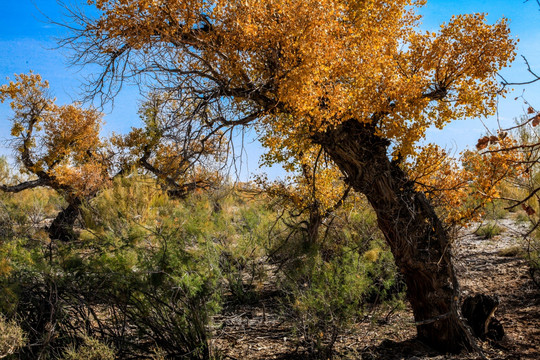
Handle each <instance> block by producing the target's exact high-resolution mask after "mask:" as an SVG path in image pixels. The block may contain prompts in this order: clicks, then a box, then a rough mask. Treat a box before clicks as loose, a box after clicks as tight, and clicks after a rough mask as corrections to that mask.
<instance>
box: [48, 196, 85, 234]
mask: <svg viewBox="0 0 540 360" xmlns="http://www.w3.org/2000/svg"><path fill="white" fill-rule="evenodd" d="M81 204H82V201H81V199H79V198H77V199H75V200H73V201H71V202H70V203H69V205H68V207H66V208H65V209H63V210H62V211H60V212H59V213H58V215H56V218H55V219H54V220H53V222H52V224H51V226H50V227H49V229H48V232H49V237H50V238H51V240H60V241H70V240H73V239H74V238H75V232H74V231H73V227H74V226H75V221H76V220H77V216H79V210H80V207H81Z"/></svg>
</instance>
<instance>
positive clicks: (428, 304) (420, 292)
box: [314, 120, 475, 352]
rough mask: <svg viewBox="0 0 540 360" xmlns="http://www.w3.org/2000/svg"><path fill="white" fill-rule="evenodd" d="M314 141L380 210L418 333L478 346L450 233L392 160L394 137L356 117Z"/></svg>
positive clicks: (441, 343)
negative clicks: (465, 312)
mask: <svg viewBox="0 0 540 360" xmlns="http://www.w3.org/2000/svg"><path fill="white" fill-rule="evenodd" d="M314 141H315V142H316V143H318V144H320V145H322V146H323V148H324V150H325V151H326V152H327V153H328V155H329V156H330V157H331V158H332V160H333V161H334V162H335V163H336V164H337V165H338V167H339V168H340V169H341V171H342V172H343V173H344V175H345V176H346V181H347V182H348V183H349V184H350V185H351V186H352V187H353V188H354V189H355V190H356V191H358V192H360V193H362V194H364V195H365V196H366V197H367V199H368V201H369V203H370V204H371V205H372V207H373V209H374V210H375V212H376V214H377V220H378V226H379V228H380V229H381V231H382V232H383V234H384V236H385V238H386V242H387V243H388V244H389V246H390V249H391V251H392V253H393V255H394V259H395V262H396V264H397V266H398V269H399V270H400V271H401V273H402V274H403V277H404V279H405V283H406V284H407V297H408V299H409V302H410V304H411V307H412V309H413V312H414V318H415V322H416V327H417V332H418V337H419V338H420V339H421V340H422V341H425V342H426V343H428V344H429V345H431V346H433V347H434V348H437V349H439V350H442V351H446V352H460V351H462V350H467V351H468V350H472V349H474V346H475V345H474V340H473V339H472V337H471V335H470V332H469V331H468V329H467V328H466V326H465V325H464V323H463V320H462V319H461V317H460V315H459V310H458V309H459V306H458V299H459V290H458V283H457V280H456V276H455V273H454V268H453V265H452V260H451V252H450V250H451V242H450V238H449V235H448V233H447V231H446V230H445V229H444V227H443V224H442V223H441V221H440V219H439V218H438V216H437V215H436V214H435V212H434V209H433V207H432V205H431V203H430V202H429V201H428V199H427V198H426V196H425V195H424V194H423V193H422V192H419V191H417V190H415V188H414V184H413V183H412V182H411V181H410V180H409V179H408V177H407V175H406V174H405V173H404V172H403V170H401V168H400V167H399V166H398V165H397V164H396V163H394V162H392V161H390V160H389V158H388V155H387V150H388V146H389V141H388V140H386V139H382V138H380V137H378V136H376V135H375V131H374V129H373V128H372V127H369V126H365V125H362V124H360V123H359V122H357V121H355V120H349V121H347V122H345V123H343V124H341V125H340V126H338V127H337V128H335V129H332V130H328V131H326V132H325V133H320V134H317V135H315V137H314Z"/></svg>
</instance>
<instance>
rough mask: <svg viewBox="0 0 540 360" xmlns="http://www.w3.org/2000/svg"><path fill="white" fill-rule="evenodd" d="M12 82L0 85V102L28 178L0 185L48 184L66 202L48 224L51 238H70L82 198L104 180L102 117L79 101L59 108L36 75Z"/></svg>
mask: <svg viewBox="0 0 540 360" xmlns="http://www.w3.org/2000/svg"><path fill="white" fill-rule="evenodd" d="M15 79H16V81H12V82H10V83H9V84H6V85H3V86H1V87H0V101H2V102H4V101H5V100H9V101H10V105H11V108H12V110H13V112H14V116H13V118H12V119H11V121H12V123H13V126H12V128H11V135H12V137H13V138H12V139H11V146H12V148H13V149H14V150H15V155H16V160H17V162H18V163H19V164H20V166H21V171H22V172H23V173H24V174H26V175H29V176H30V179H29V180H27V181H23V182H21V183H18V184H12V185H5V184H4V185H0V190H2V191H4V192H9V193H16V192H20V191H23V190H26V189H33V188H36V187H41V186H45V187H50V188H52V189H54V190H56V191H58V192H59V193H60V194H61V195H62V196H63V197H64V199H65V200H66V202H67V207H66V208H65V209H63V210H62V211H60V213H59V214H58V215H57V217H56V218H55V219H54V221H53V222H52V224H51V225H50V227H49V229H48V232H49V235H50V237H51V239H59V240H62V241H68V240H71V239H72V238H73V236H74V234H73V227H74V224H75V221H76V219H77V216H78V214H79V209H80V206H81V205H82V202H83V201H84V199H87V198H91V197H92V196H94V195H95V194H96V193H97V192H98V191H99V190H100V189H101V188H103V187H104V186H105V185H106V184H107V183H108V181H109V178H110V176H109V174H108V171H109V169H110V162H109V161H108V155H109V154H108V153H107V151H106V148H105V144H104V143H103V141H102V140H101V139H100V137H99V130H100V126H101V122H102V119H101V118H102V115H101V113H100V112H98V111H97V110H95V109H84V108H82V107H81V106H80V105H79V104H77V103H74V104H69V105H63V106H59V105H56V104H55V103H54V99H53V98H51V97H50V96H49V95H48V94H47V88H48V83H47V82H46V81H43V80H42V79H41V77H40V76H39V75H36V74H32V73H30V74H21V75H15Z"/></svg>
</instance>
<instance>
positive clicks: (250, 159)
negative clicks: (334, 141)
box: [0, 0, 540, 179]
mask: <svg viewBox="0 0 540 360" xmlns="http://www.w3.org/2000/svg"><path fill="white" fill-rule="evenodd" d="M65 1H66V2H68V3H70V2H71V3H79V4H81V3H82V4H84V3H86V0H65ZM262 1H264V0H262ZM474 12H484V13H487V14H488V20H489V21H490V22H494V21H496V20H497V19H499V18H500V17H502V16H505V17H507V18H509V19H510V27H511V30H512V35H513V36H514V37H517V38H519V39H520V43H519V48H518V58H517V60H516V62H515V63H514V64H513V66H512V67H511V68H510V69H505V70H504V71H503V75H504V76H505V77H506V78H507V79H510V80H514V81H522V80H527V79H529V76H528V75H527V73H526V71H525V66H524V64H523V62H522V60H521V58H520V57H519V55H524V56H526V57H527V59H528V60H529V62H530V63H531V65H532V66H533V68H534V69H537V70H538V71H539V72H540V46H538V45H539V44H540V25H539V24H540V21H539V20H540V9H539V7H538V5H537V4H536V1H534V0H531V1H529V2H525V3H524V2H523V0H491V1H481V0H468V1H461V0H460V1H447V0H428V4H427V5H426V6H425V7H424V8H423V9H422V10H421V14H422V15H424V18H423V20H422V23H423V24H422V27H423V28H425V29H429V30H436V29H437V28H438V26H439V25H440V24H441V23H442V22H444V21H447V20H448V19H449V18H450V17H451V15H452V14H458V13H474ZM46 16H48V17H50V18H51V19H53V20H56V21H59V22H61V21H63V20H62V19H63V16H62V9H61V8H60V7H59V6H58V5H57V4H56V1H54V0H15V1H8V0H4V1H3V4H2V11H1V12H0V81H1V82H2V83H3V82H5V79H6V77H8V76H9V77H12V76H13V74H14V73H26V72H28V71H30V70H33V71H34V72H36V73H39V74H41V75H42V76H43V77H44V78H45V79H47V80H49V82H50V84H51V89H52V92H53V94H54V95H55V96H56V97H57V99H58V102H59V103H67V102H71V101H73V100H76V99H77V98H79V97H80V96H79V95H80V94H81V91H82V90H81V84H82V82H83V81H84V76H85V73H87V70H85V69H83V70H81V69H79V68H75V67H69V66H68V64H67V59H66V56H65V55H66V54H65V53H64V52H63V50H55V49H54V48H55V46H56V42H55V38H58V37H62V36H63V35H64V34H65V30H64V29H63V28H61V27H59V26H56V25H53V24H51V23H49V22H48V21H47V19H46ZM523 89H525V96H526V98H527V99H528V100H529V101H531V102H532V103H533V104H536V106H537V107H538V108H540V83H538V84H535V85H533V86H527V87H521V88H519V87H516V91H515V93H514V94H510V95H509V96H508V97H507V99H501V101H500V106H499V119H500V120H501V122H502V123H503V125H508V124H511V123H512V119H513V118H514V117H517V116H519V115H521V114H522V113H523V105H522V103H521V102H518V101H514V100H513V99H514V97H515V96H516V94H521V93H522V91H523ZM138 98H139V97H138V94H137V90H136V89H128V90H126V91H124V92H123V93H121V95H120V96H119V97H118V98H117V100H116V102H115V105H114V108H113V109H111V108H110V107H108V108H107V109H106V113H107V114H106V117H105V119H106V126H105V128H104V134H108V133H110V132H111V131H115V132H120V133H121V132H126V131H128V130H129V128H130V127H131V126H134V125H137V123H138V116H137V113H136V110H137V107H138ZM8 117H9V107H8V106H7V105H6V104H3V105H0V140H3V139H6V138H7V137H8V135H9V128H10V124H9V122H8V121H7V118H8ZM484 122H485V123H486V124H487V126H489V127H490V128H494V127H496V126H497V122H496V119H495V118H492V119H487V120H485V121H484ZM484 131H485V130H484V127H483V125H482V123H481V122H480V121H479V120H478V119H467V120H462V121H456V122H454V123H452V124H450V125H448V126H447V127H446V128H445V129H444V130H443V131H437V130H430V131H429V132H428V140H429V141H434V142H437V143H438V144H440V145H442V146H445V147H452V148H454V149H456V148H457V149H458V150H462V149H463V148H465V147H466V146H474V145H475V143H476V140H477V139H478V137H479V136H480V135H481V134H482V133H483V132H484ZM247 142H249V141H247ZM246 148H247V154H248V156H247V159H245V158H244V169H243V171H242V178H243V179H245V178H246V174H247V172H248V171H249V172H255V171H256V170H257V162H258V157H259V155H260V154H261V152H262V149H260V147H259V146H257V145H256V144H249V143H248V144H246ZM0 154H9V150H8V149H6V148H5V146H3V145H2V143H0ZM246 163H247V164H248V165H249V166H248V168H246V167H245V165H246ZM271 172H272V173H271V174H270V175H271V176H272V175H275V174H278V173H279V172H278V171H271ZM272 177H273V176H272Z"/></svg>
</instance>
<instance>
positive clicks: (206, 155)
mask: <svg viewBox="0 0 540 360" xmlns="http://www.w3.org/2000/svg"><path fill="white" fill-rule="evenodd" d="M181 105H182V103H181V102H180V101H179V100H178V99H177V98H176V97H174V96H173V94H171V93H167V92H160V93H157V92H154V93H152V94H150V95H149V97H148V100H147V101H145V102H144V103H143V104H142V106H141V107H140V109H139V114H140V117H141V119H142V120H143V123H144V127H142V128H132V129H131V131H130V132H129V133H128V134H126V135H114V136H113V137H112V139H111V142H112V144H114V145H115V147H116V149H117V150H118V154H117V156H116V157H117V159H116V161H117V162H118V163H119V164H120V165H119V166H120V168H123V169H128V168H136V169H141V170H143V171H146V172H149V173H150V174H152V175H153V176H155V177H156V179H157V180H158V182H159V183H160V184H161V185H162V187H163V189H164V191H166V192H167V194H168V195H169V196H170V197H173V198H185V197H186V196H187V195H189V194H190V193H192V192H193V191H194V190H196V189H208V188H210V187H212V186H214V185H216V184H217V183H218V182H219V178H220V176H219V171H218V169H217V168H216V166H215V165H216V164H218V163H219V160H220V156H221V155H222V154H223V153H224V152H225V149H224V147H225V134H224V133H223V132H221V131H219V129H213V130H211V131H206V130H208V129H207V128H206V127H204V126H202V127H201V126H200V119H196V118H194V117H191V116H190V119H189V121H186V120H185V114H184V112H185V111H186V109H184V108H183V107H182V106H181ZM190 114H191V113H190Z"/></svg>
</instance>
